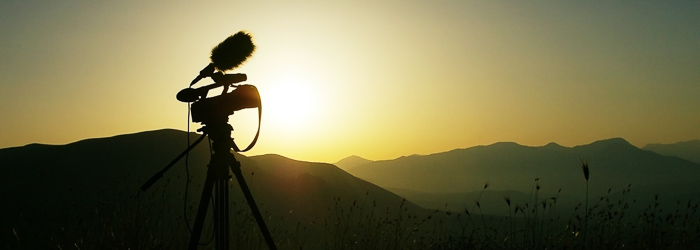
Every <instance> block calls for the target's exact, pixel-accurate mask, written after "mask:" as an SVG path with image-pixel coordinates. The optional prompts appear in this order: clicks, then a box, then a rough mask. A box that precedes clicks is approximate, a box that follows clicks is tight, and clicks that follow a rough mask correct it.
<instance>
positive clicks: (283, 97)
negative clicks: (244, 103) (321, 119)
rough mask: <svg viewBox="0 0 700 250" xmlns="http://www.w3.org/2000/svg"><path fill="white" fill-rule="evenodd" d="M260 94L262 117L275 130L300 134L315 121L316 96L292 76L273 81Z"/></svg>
mask: <svg viewBox="0 0 700 250" xmlns="http://www.w3.org/2000/svg"><path fill="white" fill-rule="evenodd" d="M262 94H263V95H264V96H263V98H262V102H263V115H264V116H265V119H266V120H267V121H269V122H268V124H271V125H272V126H273V127H274V129H275V130H281V131H287V132H301V131H303V130H305V129H308V128H309V127H310V126H311V125H313V123H314V121H315V120H317V119H316V115H317V107H318V105H319V103H318V95H317V94H316V92H315V91H314V89H313V88H311V86H310V85H309V84H308V83H306V82H304V81H303V80H301V79H299V78H295V76H293V75H292V76H285V77H282V78H280V79H279V80H277V81H275V84H274V85H272V86H271V87H270V88H268V89H266V93H262Z"/></svg>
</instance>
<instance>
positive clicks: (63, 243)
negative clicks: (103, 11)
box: [0, 179, 700, 249]
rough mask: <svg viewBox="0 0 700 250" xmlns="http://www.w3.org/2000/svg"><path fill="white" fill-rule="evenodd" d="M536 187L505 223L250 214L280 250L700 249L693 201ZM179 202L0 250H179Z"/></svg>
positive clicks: (134, 203)
mask: <svg viewBox="0 0 700 250" xmlns="http://www.w3.org/2000/svg"><path fill="white" fill-rule="evenodd" d="M538 181H539V180H538V179H536V180H535V182H534V185H533V190H532V192H531V194H532V195H531V197H530V200H529V201H527V202H521V203H516V202H515V201H512V200H511V199H510V197H503V203H502V205H503V210H504V211H505V210H507V211H508V215H507V216H491V215H489V214H491V213H490V212H491V211H482V209H481V207H482V204H481V203H480V202H479V199H478V198H477V200H475V201H474V204H473V206H471V207H468V208H465V209H464V210H463V211H460V212H449V211H445V210H442V209H438V210H420V211H414V210H411V209H409V208H408V206H407V205H406V201H405V200H404V202H402V203H400V204H396V205H395V206H389V207H380V206H377V203H376V201H374V200H371V199H370V198H369V197H370V196H369V194H366V195H365V199H361V200H343V199H342V198H340V197H336V198H334V200H333V201H332V204H333V205H331V206H329V207H327V208H326V210H325V213H324V214H319V215H318V216H317V217H315V218H313V219H303V220H300V219H299V218H298V217H297V216H296V215H295V214H294V213H293V212H292V211H290V212H289V213H283V214H280V213H276V214H272V213H271V212H269V211H268V209H267V207H266V206H265V205H264V204H261V206H260V208H261V210H262V211H263V214H264V216H265V220H266V222H267V223H268V227H269V228H270V229H271V233H272V235H273V238H274V239H275V242H276V244H277V246H278V247H279V248H280V249H700V213H698V203H697V202H696V201H693V200H685V201H677V202H675V204H673V205H668V204H666V203H663V204H662V203H661V202H659V199H661V198H660V197H659V196H658V195H656V196H655V197H653V198H652V199H650V200H652V201H651V202H649V203H645V204H641V203H639V202H638V201H636V200H633V199H630V198H629V197H628V195H629V193H630V192H631V190H632V189H631V187H630V186H628V187H627V188H625V189H624V190H621V194H622V195H615V196H613V195H611V193H613V192H612V190H609V191H608V194H607V195H604V196H602V197H596V198H595V200H590V202H589V197H588V196H587V195H586V198H585V201H582V202H581V203H580V204H579V205H578V206H576V207H574V208H573V209H572V210H565V209H563V208H561V207H560V206H559V205H558V201H559V200H558V197H557V196H556V195H555V196H551V197H541V196H542V195H541V194H540V186H539V183H538ZM488 187H489V185H488V184H486V185H484V190H486V189H487V188H488ZM482 194H483V191H482ZM181 198H182V197H180V196H173V197H168V196H167V195H166V193H165V192H158V191H157V190H156V191H153V192H149V193H148V195H146V194H143V193H142V194H140V195H133V196H129V197H128V199H122V200H120V201H119V202H101V203H100V204H99V205H97V206H96V207H94V208H92V209H90V210H89V211H90V212H87V213H82V214H80V215H78V216H76V217H75V218H68V219H66V220H63V221H64V222H63V223H62V224H61V223H59V224H50V225H49V224H47V225H42V226H43V227H45V229H46V230H44V231H43V233H35V232H32V231H31V230H30V227H27V225H15V226H13V227H12V228H11V230H8V231H3V232H8V235H3V238H4V239H5V240H4V242H5V243H4V244H3V245H2V246H0V248H6V249H185V248H186V246H187V243H188V241H189V237H190V232H189V229H188V226H187V223H185V221H190V222H191V221H192V220H193V218H194V215H195V213H196V211H195V210H194V208H193V207H192V206H190V207H184V208H183V206H182V205H183V204H182V203H181V202H179V200H180V199H181ZM589 203H590V204H589ZM110 204H117V205H110ZM589 205H590V207H589ZM70 207H71V205H70V204H68V205H66V207H64V208H63V209H69V208H70ZM230 211H231V212H230V213H231V221H230V225H231V235H230V241H231V248H232V249H267V246H266V244H265V242H264V241H263V238H262V235H261V234H260V231H259V228H258V226H257V224H256V222H255V220H254V218H253V216H252V215H251V213H250V209H249V208H248V205H247V204H246V203H245V202H243V201H232V202H231V210H230ZM185 215H186V217H187V220H186V219H185ZM210 215H211V214H210ZM211 217H212V216H208V218H211ZM66 221H72V222H73V223H66ZM206 225H211V223H210V221H208V222H207V224H206ZM190 226H191V225H190ZM211 235H212V229H211V228H210V227H207V228H205V229H204V232H203V235H202V239H201V244H202V246H201V248H200V249H213V248H214V246H213V242H212V241H211Z"/></svg>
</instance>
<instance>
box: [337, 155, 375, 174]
mask: <svg viewBox="0 0 700 250" xmlns="http://www.w3.org/2000/svg"><path fill="white" fill-rule="evenodd" d="M371 162H373V161H371V160H367V159H365V158H362V157H359V156H357V155H353V156H348V157H346V158H343V159H342V160H340V161H338V162H336V163H334V164H333V165H336V166H338V167H339V168H340V169H342V170H345V171H348V169H351V168H354V167H357V166H361V165H364V164H367V163H371Z"/></svg>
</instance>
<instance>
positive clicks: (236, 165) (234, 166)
mask: <svg viewBox="0 0 700 250" xmlns="http://www.w3.org/2000/svg"><path fill="white" fill-rule="evenodd" d="M229 166H230V167H231V171H233V174H234V175H235V176H236V180H237V181H238V185H239V186H241V191H243V195H244V196H245V199H246V201H247V202H248V205H249V206H250V210H251V211H252V212H253V217H255V220H256V221H257V222H258V226H259V227H260V231H261V232H262V234H263V237H264V238H265V242H266V243H267V246H268V248H270V250H275V249H277V246H275V241H274V240H272V235H270V231H268V230H267V226H266V225H265V221H264V220H263V217H262V215H261V214H260V210H258V206H257V205H256V204H255V200H254V199H253V194H251V193H250V189H248V185H247V184H246V182H245V179H244V178H243V173H241V163H240V162H238V160H236V158H235V157H234V156H233V155H231V156H230V160H229Z"/></svg>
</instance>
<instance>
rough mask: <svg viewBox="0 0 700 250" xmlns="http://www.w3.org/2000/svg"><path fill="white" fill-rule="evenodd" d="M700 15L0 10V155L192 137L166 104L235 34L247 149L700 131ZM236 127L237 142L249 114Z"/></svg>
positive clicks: (88, 7) (222, 7)
mask: <svg viewBox="0 0 700 250" xmlns="http://www.w3.org/2000/svg"><path fill="white" fill-rule="evenodd" d="M698 13H700V1H643V0H642V1H346V2H345V3H340V1H255V3H242V2H238V3H237V2H235V1H220V2H214V1H210V2H199V1H197V2H195V1H167V3H166V2H161V1H151V2H148V1H87V0H85V1H1V2H0V37H1V38H0V84H2V91H0V114H1V115H2V116H1V118H0V119H2V120H1V121H2V130H0V148H4V147H13V146H22V145H25V144H29V143H46V144H65V143H70V142H73V141H77V140H81V139H86V138H94V137H107V136H113V135H118V134H125V133H134V132H140V131H145V130H155V129H162V128H175V129H180V130H186V128H187V116H186V115H187V105H186V104H184V103H180V102H178V101H177V100H176V99H175V94H176V93H177V92H178V91H179V90H180V89H182V88H185V87H187V86H188V84H189V82H190V81H191V80H192V79H193V78H194V77H195V76H196V75H197V74H198V72H199V70H201V69H202V68H203V67H204V66H206V65H207V64H208V63H209V53H210V51H211V48H212V47H214V46H215V45H217V44H218V43H219V42H221V41H223V39H225V38H226V37H227V36H229V35H231V34H233V33H235V32H237V31H239V30H246V31H248V32H250V33H251V34H252V35H253V36H254V42H255V44H256V45H257V46H258V49H257V51H256V53H255V54H254V55H253V57H252V58H251V59H250V60H249V61H247V62H246V63H245V64H244V65H243V66H242V67H240V68H238V69H235V70H233V71H230V73H246V74H247V75H248V81H247V83H249V84H253V85H256V86H257V87H258V88H259V90H260V93H261V95H262V100H263V107H264V112H263V124H262V134H261V137H260V140H259V141H258V145H257V146H256V147H255V149H253V150H252V151H250V153H248V155H258V154H267V153H276V154H281V155H284V156H287V157H290V158H294V159H298V160H307V161H321V162H335V161H337V160H339V159H341V158H343V157H346V156H349V155H353V154H355V155H360V156H363V157H365V158H368V159H373V160H380V159H391V158H396V157H399V156H402V155H410V154H429V153H435V152H442V151H447V150H451V149H455V148H465V147H470V146H475V145H484V144H491V143H494V142H499V141H514V142H518V143H520V144H523V145H532V146H538V145H544V144H546V143H548V142H557V143H559V144H561V145H564V146H574V145H581V144H588V143H591V142H593V141H596V140H600V139H607V138H611V137H622V138H625V139H627V140H628V141H630V142H631V143H632V144H634V145H637V146H644V145H646V144H647V143H673V142H678V141H686V140H692V139H700V14H698ZM210 82H211V81H210V80H205V81H203V82H202V83H200V85H199V86H202V85H203V84H208V83H210ZM212 93H215V92H212ZM210 95H211V94H210ZM230 120H231V121H232V123H233V125H234V127H235V128H236V130H235V131H234V134H233V136H234V137H235V138H236V141H237V142H238V144H246V143H248V142H249V141H250V140H251V139H252V137H253V135H254V133H255V126H256V125H257V120H256V113H255V111H254V110H243V111H240V112H237V113H236V114H234V115H233V116H231V118H230ZM199 127H200V126H199V124H192V129H193V130H194V129H196V128H199ZM184 143H185V142H184V140H183V149H184V147H185V146H184ZM240 146H241V147H242V146H244V145H240ZM164 160H165V161H164V162H166V161H169V159H164Z"/></svg>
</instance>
